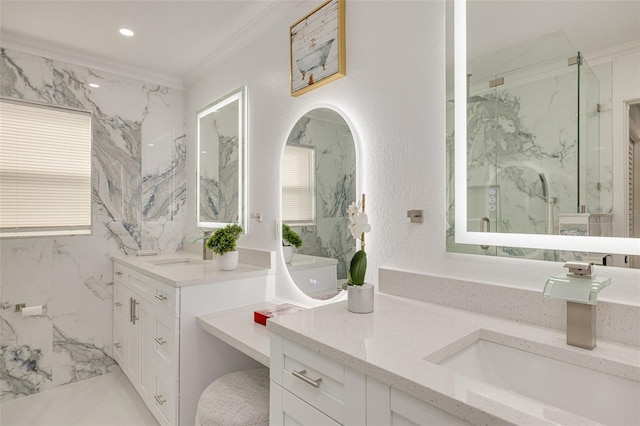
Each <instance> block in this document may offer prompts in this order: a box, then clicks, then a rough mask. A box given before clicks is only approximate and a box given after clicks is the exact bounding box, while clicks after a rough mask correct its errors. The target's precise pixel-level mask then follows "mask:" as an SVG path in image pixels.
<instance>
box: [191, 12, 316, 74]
mask: <svg viewBox="0 0 640 426" xmlns="http://www.w3.org/2000/svg"><path fill="white" fill-rule="evenodd" d="M304 2H305V0H293V1H292V0H272V1H271V2H269V4H268V6H267V7H265V8H264V9H263V10H262V12H260V13H259V14H258V15H256V16H255V17H254V18H253V19H252V20H251V21H250V22H248V23H247V24H246V25H245V26H243V27H242V28H240V29H239V30H238V31H236V32H235V33H234V34H233V35H232V36H231V37H229V38H228V39H227V40H226V41H225V42H223V43H222V44H220V45H219V46H218V47H217V48H216V49H215V50H214V51H213V52H211V53H210V54H209V55H207V56H206V57H205V58H204V59H202V60H201V61H200V62H199V63H198V64H196V65H195V66H194V67H193V68H191V69H190V70H189V71H187V72H186V73H185V74H183V75H182V82H183V84H184V85H185V86H186V87H189V86H190V85H192V84H193V83H195V82H196V81H197V80H199V79H200V78H202V77H203V76H204V75H206V74H207V73H208V72H210V71H211V70H212V69H213V68H215V67H216V66H217V65H219V64H221V63H222V62H224V61H226V60H227V59H228V58H229V57H230V56H232V55H233V54H234V53H236V52H238V51H239V50H240V49H242V48H243V47H245V46H246V45H247V44H249V43H250V42H251V41H253V40H255V39H256V38H258V36H260V35H261V34H263V33H264V32H265V31H267V30H268V29H269V28H271V27H273V26H274V25H275V24H277V23H279V22H280V21H282V19H283V17H286V14H285V13H284V12H285V11H287V10H292V9H294V8H296V7H297V6H299V5H300V4H302V3H304ZM307 2H308V0H307Z"/></svg>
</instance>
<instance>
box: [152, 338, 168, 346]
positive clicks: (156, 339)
mask: <svg viewBox="0 0 640 426" xmlns="http://www.w3.org/2000/svg"><path fill="white" fill-rule="evenodd" d="M153 340H155V341H156V342H158V344H159V345H164V344H165V343H167V341H166V340H164V338H162V337H156V338H155V339H153Z"/></svg>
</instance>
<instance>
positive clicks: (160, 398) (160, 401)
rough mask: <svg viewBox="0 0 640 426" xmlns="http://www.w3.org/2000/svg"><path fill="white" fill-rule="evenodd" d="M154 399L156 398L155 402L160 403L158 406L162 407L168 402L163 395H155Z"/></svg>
mask: <svg viewBox="0 0 640 426" xmlns="http://www.w3.org/2000/svg"><path fill="white" fill-rule="evenodd" d="M153 397H154V398H155V400H156V401H157V402H158V404H160V405H162V404H164V403H165V402H167V400H166V399H164V398H163V397H162V395H153Z"/></svg>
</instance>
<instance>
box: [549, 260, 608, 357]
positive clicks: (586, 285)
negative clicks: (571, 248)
mask: <svg viewBox="0 0 640 426" xmlns="http://www.w3.org/2000/svg"><path fill="white" fill-rule="evenodd" d="M564 267H565V268H568V269H569V272H568V273H567V274H566V275H558V276H554V277H551V278H549V279H547V283H546V284H545V286H544V292H543V294H544V297H550V298H553V299H561V300H566V301H567V344H568V345H572V346H578V347H581V348H585V349H593V348H594V347H595V346H596V301H597V299H598V293H599V292H600V290H602V289H603V288H605V287H606V286H608V285H609V284H610V283H611V278H608V277H596V276H595V274H593V268H594V267H593V265H592V264H591V263H584V262H567V263H565V264H564Z"/></svg>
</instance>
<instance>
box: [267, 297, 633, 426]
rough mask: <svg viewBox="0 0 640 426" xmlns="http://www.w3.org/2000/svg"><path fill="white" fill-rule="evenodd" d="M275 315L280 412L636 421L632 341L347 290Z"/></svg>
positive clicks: (274, 405) (363, 418) (320, 418)
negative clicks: (365, 303)
mask: <svg viewBox="0 0 640 426" xmlns="http://www.w3.org/2000/svg"><path fill="white" fill-rule="evenodd" d="M539 297H540V299H542V296H541V295H540V296H539ZM267 326H268V328H269V330H270V331H271V354H270V357H271V361H270V362H271V365H270V367H271V381H272V383H271V408H270V416H271V423H272V424H286V423H287V422H286V421H285V419H288V418H292V419H294V420H295V421H297V422H299V423H300V424H349V425H355V424H382V425H390V424H414V423H415V424H451V425H464V424H475V425H486V424H491V425H497V424H518V425H533V424H536V425H538V424H563V425H569V424H574V425H587V424H599V423H605V424H618V425H627V424H638V421H640V408H639V407H638V404H637V401H638V398H639V397H640V364H639V362H638V360H639V359H640V349H638V347H636V346H629V345H624V344H619V343H613V342H608V341H603V340H600V341H599V342H598V346H597V347H596V348H595V349H594V350H592V351H589V350H584V349H580V348H574V347H571V346H567V345H566V343H565V333H564V332H562V331H560V330H553V329H549V328H542V327H537V326H533V325H529V324H525V323H518V322H515V321H512V320H506V319H503V318H498V317H495V316H489V315H482V314H478V313H474V312H469V311H463V310H459V309H453V308H451V307H447V306H442V305H437V304H432V303H424V302H420V301H415V300H410V299H406V298H402V297H396V296H392V295H389V294H384V293H378V294H376V301H375V311H374V312H373V313H372V314H367V315H358V314H353V313H350V312H348V311H347V309H346V305H345V303H344V302H339V303H334V304H329V305H325V306H321V307H318V308H314V309H311V310H306V311H299V312H295V313H292V314H289V315H285V316H281V317H277V318H273V319H271V320H269V321H268V323H267ZM487 354H489V356H487ZM511 379H513V380H511Z"/></svg>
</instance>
